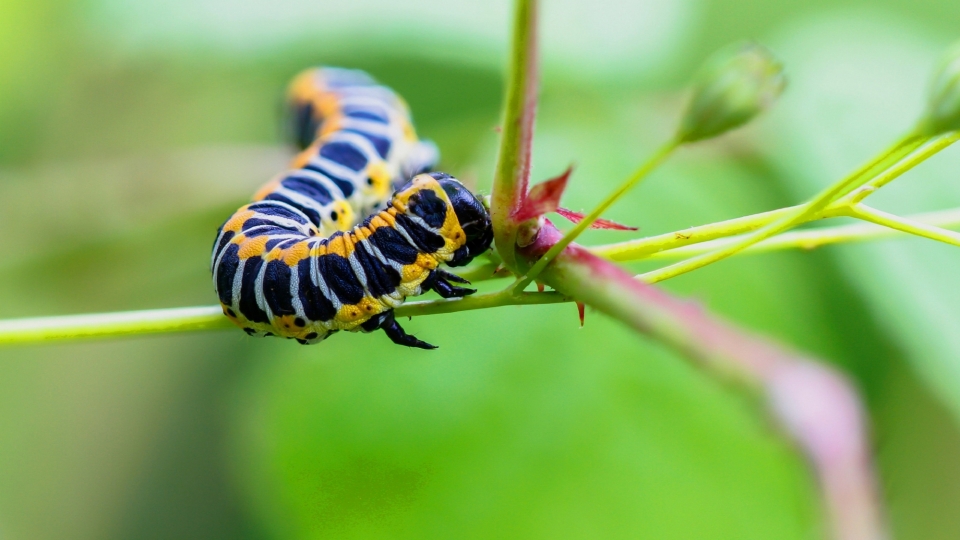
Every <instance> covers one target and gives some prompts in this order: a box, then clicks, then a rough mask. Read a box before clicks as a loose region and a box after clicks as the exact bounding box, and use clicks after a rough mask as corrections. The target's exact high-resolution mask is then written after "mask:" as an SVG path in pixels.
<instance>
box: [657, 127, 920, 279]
mask: <svg viewBox="0 0 960 540" xmlns="http://www.w3.org/2000/svg"><path fill="white" fill-rule="evenodd" d="M925 141H926V139H924V138H922V137H920V136H917V135H909V136H907V137H904V138H903V139H901V140H900V141H898V142H897V143H895V144H893V145H892V146H891V147H890V148H888V149H887V150H885V151H884V152H882V153H881V154H880V155H878V156H877V157H876V158H874V159H873V160H871V161H870V162H869V163H867V164H866V165H864V166H862V167H860V168H859V169H857V170H856V171H854V172H853V173H851V174H850V175H848V176H847V177H845V178H843V179H842V180H840V181H838V182H836V183H835V184H833V185H831V186H829V187H827V188H826V189H824V190H823V191H821V192H820V193H819V194H817V196H816V197H814V198H813V199H811V200H810V201H809V202H807V203H805V204H803V205H801V206H800V207H798V208H796V209H795V210H792V211H791V212H790V213H788V214H786V215H785V216H783V217H782V218H780V219H778V220H777V221H774V222H773V223H770V224H768V225H765V226H763V227H762V228H760V229H759V230H757V231H755V232H753V233H751V234H749V235H747V236H745V237H743V238H741V239H739V240H737V241H736V242H734V243H732V244H730V245H728V246H726V247H724V248H721V249H718V250H716V251H713V252H710V253H704V254H703V255H698V256H696V257H692V258H690V259H687V260H685V261H682V262H679V263H676V264H672V265H670V266H667V267H664V268H660V269H657V270H654V271H652V272H647V273H646V274H642V275H641V276H640V279H642V280H643V281H646V282H648V283H657V282H659V281H663V280H666V279H670V278H673V277H676V276H679V275H681V274H685V273H687V272H690V271H692V270H696V269H698V268H702V267H704V266H707V265H708V264H712V263H715V262H717V261H720V260H722V259H725V258H727V257H729V256H731V255H733V254H735V253H737V252H739V251H741V250H743V249H746V248H748V247H750V246H752V245H754V244H756V243H757V242H761V241H763V240H766V239H767V238H770V237H772V236H774V235H776V234H779V233H780V232H783V231H785V230H787V229H790V228H792V227H795V226H797V225H799V224H801V223H805V222H807V221H810V220H812V219H815V218H816V216H817V215H818V214H819V213H820V212H821V211H822V210H824V209H825V208H826V207H827V206H829V205H830V204H831V203H832V202H834V201H836V200H837V199H838V198H840V197H842V196H844V195H846V194H848V193H850V192H851V191H853V190H855V189H856V188H858V187H860V186H862V185H863V184H865V183H866V182H869V181H870V180H873V179H874V178H875V177H876V176H877V175H878V174H879V173H880V172H881V171H883V170H885V169H886V168H888V167H889V166H890V165H891V164H892V163H896V162H897V161H899V160H900V159H901V158H902V157H903V156H905V155H907V154H909V153H910V152H912V151H914V150H915V149H916V148H917V147H919V146H920V145H921V144H923V143H924V142H925Z"/></svg>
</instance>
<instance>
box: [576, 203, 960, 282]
mask: <svg viewBox="0 0 960 540" xmlns="http://www.w3.org/2000/svg"><path fill="white" fill-rule="evenodd" d="M909 219H911V220H913V221H916V222H920V223H922V224H926V225H932V226H937V227H960V208H954V209H951V210H944V211H942V212H928V213H925V214H918V215H915V216H910V217H909ZM903 234H904V233H903V232H901V231H898V230H893V229H890V228H887V227H881V226H879V225H874V224H872V223H854V224H851V225H840V226H837V227H820V228H816V229H810V230H805V231H790V232H786V233H782V234H778V235H777V236H774V237H773V238H769V239H767V240H764V241H763V242H760V243H758V244H755V245H752V246H750V247H749V248H747V249H745V250H743V252H742V254H743V255H746V254H755V253H766V252H769V251H780V250H786V249H805V250H810V249H815V248H818V247H820V246H826V245H830V244H839V243H846V242H863V241H866V240H875V239H880V238H891V237H898V236H902V235H903ZM735 241H736V239H734V238H721V239H717V240H711V241H709V242H704V243H702V244H697V245H688V246H684V247H679V248H676V249H670V250H666V251H660V252H657V253H653V254H650V255H649V256H648V257H646V259H648V260H664V259H668V260H673V259H686V258H688V257H691V256H693V255H699V254H700V253H709V252H711V251H714V250H716V249H719V248H721V247H724V246H727V245H730V244H731V243H733V242H735ZM591 251H593V250H592V249H591ZM637 277H638V278H639V276H637Z"/></svg>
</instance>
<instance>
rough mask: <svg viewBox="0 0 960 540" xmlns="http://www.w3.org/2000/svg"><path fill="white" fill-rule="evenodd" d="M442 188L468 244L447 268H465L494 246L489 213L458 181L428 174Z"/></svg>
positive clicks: (442, 174)
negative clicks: (491, 245)
mask: <svg viewBox="0 0 960 540" xmlns="http://www.w3.org/2000/svg"><path fill="white" fill-rule="evenodd" d="M429 174H430V176H432V177H433V178H434V179H435V180H436V181H437V182H438V183H439V184H440V187H442V188H443V191H444V192H445V193H446V194H447V198H448V199H450V204H451V205H453V211H454V213H456V215H457V221H459V222H460V228H461V229H463V233H464V234H465V235H466V236H467V241H466V242H465V243H464V244H463V245H462V246H461V247H460V249H458V250H457V251H456V252H454V254H453V258H452V259H450V260H449V261H447V264H448V265H450V266H464V265H466V264H468V263H469V262H470V261H472V260H473V258H474V257H476V256H477V255H480V254H481V253H483V252H485V251H487V250H488V249H490V244H491V243H492V242H493V225H492V223H491V221H490V213H489V212H488V211H487V207H486V206H484V205H483V201H481V200H480V199H479V198H478V197H477V196H476V195H474V194H473V193H471V192H470V190H469V189H467V188H466V187H465V186H464V185H463V184H461V183H460V181H459V180H457V179H456V178H454V177H452V176H450V175H449V174H446V173H441V172H434V173H429Z"/></svg>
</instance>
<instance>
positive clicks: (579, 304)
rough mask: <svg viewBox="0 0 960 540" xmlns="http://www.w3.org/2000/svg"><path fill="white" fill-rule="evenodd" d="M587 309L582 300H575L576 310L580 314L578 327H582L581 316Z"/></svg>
mask: <svg viewBox="0 0 960 540" xmlns="http://www.w3.org/2000/svg"><path fill="white" fill-rule="evenodd" d="M586 310H587V306H586V305H584V303H583V302H577V312H579V314H580V328H583V316H584V315H585V312H586Z"/></svg>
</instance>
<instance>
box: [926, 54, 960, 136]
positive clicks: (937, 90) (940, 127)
mask: <svg viewBox="0 0 960 540" xmlns="http://www.w3.org/2000/svg"><path fill="white" fill-rule="evenodd" d="M920 129H921V131H922V132H923V133H924V134H925V135H930V136H933V135H938V134H940V133H944V132H946V131H957V130H960V41H958V42H956V43H954V44H953V45H952V46H951V47H950V48H949V49H947V52H946V54H944V55H943V58H942V59H941V60H940V65H939V66H937V71H936V73H935V75H934V77H933V85H932V86H931V87H930V97H929V99H928V101H927V114H926V116H925V117H924V119H923V121H922V122H921V123H920Z"/></svg>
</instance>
